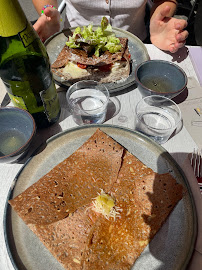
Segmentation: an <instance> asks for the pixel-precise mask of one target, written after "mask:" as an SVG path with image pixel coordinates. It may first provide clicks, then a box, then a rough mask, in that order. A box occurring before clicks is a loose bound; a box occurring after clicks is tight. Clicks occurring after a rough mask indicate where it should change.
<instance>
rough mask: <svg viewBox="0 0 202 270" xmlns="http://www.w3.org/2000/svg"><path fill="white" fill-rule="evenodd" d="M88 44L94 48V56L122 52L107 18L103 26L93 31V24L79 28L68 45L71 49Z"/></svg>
mask: <svg viewBox="0 0 202 270" xmlns="http://www.w3.org/2000/svg"><path fill="white" fill-rule="evenodd" d="M83 43H86V44H88V45H90V46H92V47H93V48H94V51H95V52H94V54H95V55H96V56H98V57H99V56H100V54H101V53H102V52H105V51H109V52H110V53H115V52H118V51H120V50H121V48H122V45H121V44H120V40H119V39H118V38H117V37H116V36H115V33H114V32H113V30H112V26H111V25H110V24H109V22H108V20H107V18H106V17H103V18H102V21H101V25H100V26H98V27H97V28H96V29H95V30H93V24H92V23H91V24H89V25H88V26H84V27H83V29H81V27H77V28H76V29H75V30H74V32H73V35H72V36H70V37H69V40H68V41H67V42H66V45H67V46H68V47H70V48H82V44H83Z"/></svg>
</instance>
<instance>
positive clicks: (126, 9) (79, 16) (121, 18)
mask: <svg viewBox="0 0 202 270" xmlns="http://www.w3.org/2000/svg"><path fill="white" fill-rule="evenodd" d="M146 3H147V0H66V20H65V24H64V27H65V28H67V27H70V26H71V27H76V26H78V25H80V26H82V25H88V24H89V23H90V22H92V23H93V25H99V24H100V22H101V20H102V17H103V16H106V17H107V19H108V20H109V22H110V24H111V25H112V26H113V27H118V28H122V29H124V30H127V31H129V32H131V33H133V34H134V35H136V36H137V37H139V38H140V39H141V40H144V39H145V38H146V35H147V34H146V27H145V22H144V17H145V5H146Z"/></svg>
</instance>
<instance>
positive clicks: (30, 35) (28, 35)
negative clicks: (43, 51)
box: [19, 23, 37, 48]
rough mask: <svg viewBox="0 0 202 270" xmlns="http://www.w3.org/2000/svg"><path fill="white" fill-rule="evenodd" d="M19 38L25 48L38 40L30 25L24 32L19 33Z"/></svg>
mask: <svg viewBox="0 0 202 270" xmlns="http://www.w3.org/2000/svg"><path fill="white" fill-rule="evenodd" d="M19 36H20V38H21V40H22V43H23V45H24V47H25V48H26V47H27V46H29V45H30V44H31V43H32V42H33V41H34V40H35V39H36V38H37V36H36V34H35V32H34V31H33V27H32V26H31V25H30V24H29V23H28V24H27V27H26V28H25V29H24V30H23V31H21V32H19Z"/></svg>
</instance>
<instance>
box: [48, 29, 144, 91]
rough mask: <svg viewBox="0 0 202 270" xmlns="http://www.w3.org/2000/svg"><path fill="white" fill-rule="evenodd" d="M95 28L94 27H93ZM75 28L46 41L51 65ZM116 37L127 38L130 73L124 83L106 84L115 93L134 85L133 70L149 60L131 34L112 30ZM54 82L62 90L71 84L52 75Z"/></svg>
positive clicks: (139, 42)
mask: <svg viewBox="0 0 202 270" xmlns="http://www.w3.org/2000/svg"><path fill="white" fill-rule="evenodd" d="M95 27H96V26H95ZM74 29H75V28H69V29H65V30H63V31H61V32H58V33H56V34H55V35H53V36H51V37H50V38H49V39H47V40H46V42H45V46H46V49H47V52H48V55H49V58H50V62H51V64H52V63H53V62H54V61H55V60H56V59H57V57H58V55H59V53H60V52H61V50H62V49H63V47H64V45H65V42H66V41H67V37H68V36H69V35H70V33H71V31H74ZM113 31H114V32H115V34H116V36H117V37H127V38H128V46H129V51H130V54H131V73H130V75H129V77H128V78H127V79H126V80H124V81H118V82H115V83H106V86H107V87H108V89H109V91H110V92H111V93H112V92H117V91H120V90H123V89H126V88H127V87H129V86H131V85H132V84H134V83H135V74H134V71H135V68H136V66H137V65H139V64H141V63H142V62H144V61H146V60H149V55H148V52H147V49H146V47H145V45H144V44H143V42H142V41H141V40H140V39H139V38H137V37H136V36H134V35H133V34H131V33H130V32H128V31H125V30H122V29H119V28H115V27H114V28H113ZM53 76H54V79H55V82H56V83H57V84H58V85H59V86H62V87H64V88H68V87H69V86H70V85H71V84H70V83H69V82H68V81H65V80H63V79H62V78H61V77H59V76H57V75H55V74H53Z"/></svg>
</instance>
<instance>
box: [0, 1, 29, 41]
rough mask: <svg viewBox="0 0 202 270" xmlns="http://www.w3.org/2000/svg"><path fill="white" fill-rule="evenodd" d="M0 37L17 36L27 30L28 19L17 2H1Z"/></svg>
mask: <svg viewBox="0 0 202 270" xmlns="http://www.w3.org/2000/svg"><path fill="white" fill-rule="evenodd" d="M0 7H1V8H0V36H2V37H10V36H15V35H17V34H18V33H19V32H21V31H22V30H23V29H25V28H26V24H27V19H26V16H25V14H24V12H23V10H22V8H21V6H20V4H19V3H18V1H17V0H0Z"/></svg>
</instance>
